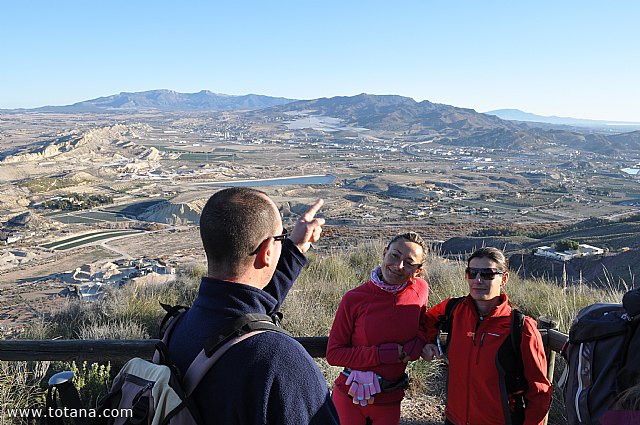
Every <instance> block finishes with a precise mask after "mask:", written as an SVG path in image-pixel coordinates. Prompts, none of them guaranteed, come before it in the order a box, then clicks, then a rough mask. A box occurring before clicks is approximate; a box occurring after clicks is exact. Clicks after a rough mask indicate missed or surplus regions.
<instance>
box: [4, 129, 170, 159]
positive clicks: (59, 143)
mask: <svg viewBox="0 0 640 425" xmlns="http://www.w3.org/2000/svg"><path fill="white" fill-rule="evenodd" d="M150 129H151V127H149V126H148V125H147V124H131V125H123V124H116V125H113V126H106V127H102V128H95V129H91V130H88V131H86V132H83V133H80V134H72V135H66V136H62V137H59V138H57V139H55V140H51V141H48V142H46V143H45V144H44V145H40V146H37V147H33V148H27V149H24V150H21V151H18V152H16V153H13V154H8V155H6V156H5V157H4V159H2V161H0V163H4V164H14V163H20V162H31V161H43V160H57V159H60V160H62V159H64V158H63V157H62V156H63V154H65V153H74V152H77V151H80V150H86V151H89V152H95V151H101V150H103V148H104V147H105V145H110V144H115V145H116V146H118V147H120V148H123V149H129V150H133V154H134V155H135V156H137V157H139V158H141V159H149V160H155V159H158V158H159V157H160V152H159V151H158V150H157V149H156V148H146V147H144V146H140V145H138V144H136V143H134V142H132V141H131V139H132V138H138V137H140V136H141V135H143V134H145V133H146V132H147V131H149V130H150ZM81 148H83V149H81Z"/></svg>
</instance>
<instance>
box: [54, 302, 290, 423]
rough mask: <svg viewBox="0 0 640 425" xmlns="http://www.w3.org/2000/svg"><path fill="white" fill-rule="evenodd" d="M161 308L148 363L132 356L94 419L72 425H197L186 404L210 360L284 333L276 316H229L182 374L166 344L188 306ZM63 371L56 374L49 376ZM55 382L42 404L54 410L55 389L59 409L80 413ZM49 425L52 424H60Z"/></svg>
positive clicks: (73, 395)
mask: <svg viewBox="0 0 640 425" xmlns="http://www.w3.org/2000/svg"><path fill="white" fill-rule="evenodd" d="M163 307H164V308H165V309H166V310H167V314H166V316H165V318H164V319H163V321H162V325H161V328H162V341H160V342H159V343H158V344H157V345H156V352H155V354H154V357H153V362H150V361H148V360H144V359H141V358H137V357H136V358H133V359H131V360H129V361H128V362H127V363H126V364H125V365H124V366H123V367H122V369H121V370H120V372H119V373H118V375H117V376H116V377H115V379H114V380H113V383H112V384H111V390H110V391H109V393H108V394H107V395H106V396H105V397H104V398H103V399H102V400H101V402H100V406H99V407H98V408H97V409H96V412H95V420H91V421H87V420H77V421H76V424H77V425H152V424H153V425H165V424H166V425H170V424H171V425H195V424H200V423H202V420H201V416H200V414H199V412H198V411H197V409H196V407H195V405H194V404H193V402H192V400H191V394H192V393H193V391H194V390H195V389H196V387H197V386H198V384H199V383H200V381H201V380H202V379H203V378H204V377H205V375H206V374H207V372H208V371H209V370H210V369H211V368H212V367H213V365H214V364H215V363H216V361H217V360H218V359H219V358H220V357H222V355H223V354H224V353H225V352H226V351H227V350H228V349H230V348H231V347H233V346H234V345H235V344H238V343H240V342H242V341H244V340H246V339H248V338H250V337H252V336H254V335H258V334H260V333H262V332H265V331H272V332H280V333H284V334H287V335H289V334H288V332H286V331H285V330H283V329H282V328H280V327H279V326H278V325H276V324H275V323H277V322H278V321H279V318H280V316H275V317H273V318H272V317H270V316H267V315H264V314H247V315H244V316H240V317H237V318H230V319H229V320H228V323H227V324H226V325H225V326H223V327H222V328H221V329H220V330H219V331H218V332H217V333H216V334H215V335H214V336H213V337H212V338H210V339H209V340H208V341H207V342H206V344H205V347H204V348H203V349H202V351H200V353H198V355H197V356H196V358H195V359H194V360H193V361H192V362H191V364H190V365H189V367H188V369H187V370H186V372H185V373H184V375H182V374H181V373H180V371H179V370H178V368H177V367H176V366H175V365H174V364H173V362H172V360H171V356H170V354H169V350H168V348H167V346H168V344H169V339H170V337H171V333H172V331H173V329H174V327H175V325H176V323H177V322H178V320H179V319H180V317H181V316H182V315H183V314H184V312H186V311H187V310H188V308H186V307H168V306H165V305H163ZM66 373H68V372H61V373H59V374H57V375H54V377H55V376H58V375H61V374H66ZM65 377H66V375H65ZM59 381H60V382H57V383H56V380H55V379H53V378H52V380H50V381H49V382H50V388H49V395H48V397H47V406H50V407H52V408H54V409H55V408H57V403H56V397H55V391H57V393H58V397H59V398H60V401H61V404H62V405H63V406H64V407H66V408H70V409H77V410H76V411H80V410H79V409H81V406H80V399H79V397H78V392H77V390H76V389H75V387H73V385H72V384H71V383H70V382H69V381H68V380H66V381H64V382H62V380H59ZM107 411H108V412H107ZM105 412H106V413H107V414H105ZM49 423H51V424H56V425H57V424H58V423H60V422H55V421H53V422H52V421H50V422H49Z"/></svg>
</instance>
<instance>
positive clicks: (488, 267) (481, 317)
mask: <svg viewBox="0 0 640 425" xmlns="http://www.w3.org/2000/svg"><path fill="white" fill-rule="evenodd" d="M465 275H466V278H467V283H468V284H469V295H467V296H466V297H465V298H464V299H463V300H462V301H461V302H459V303H458V304H457V305H456V306H455V307H454V309H453V311H452V313H451V315H452V316H453V318H452V321H451V332H450V338H449V346H448V353H447V357H448V362H449V371H448V390H447V407H446V409H445V416H446V421H445V424H453V425H505V424H506V425H523V424H524V425H541V424H542V423H543V421H544V417H545V415H546V414H547V411H548V410H549V405H550V403H551V385H550V383H549V380H548V379H547V376H546V371H547V359H546V357H545V354H544V347H543V345H542V337H541V335H540V332H538V329H537V325H536V322H535V321H534V320H533V319H532V318H530V317H527V316H524V323H523V324H522V326H521V328H522V332H521V335H522V338H521V342H520V345H519V347H517V348H516V349H518V348H519V353H517V352H514V347H515V345H517V344H515V343H513V342H512V341H517V339H515V340H512V339H511V335H510V334H511V329H512V327H513V323H515V322H514V321H513V314H514V309H513V308H512V306H511V304H510V302H509V299H508V297H507V295H506V294H505V293H504V287H505V285H506V284H507V282H508V281H509V271H508V264H507V259H506V258H505V256H504V254H503V253H502V251H500V250H498V249H496V248H482V249H480V250H478V251H476V252H474V253H473V254H472V255H471V257H469V260H468V262H467V269H466V270H465ZM448 301H449V300H445V301H444V302H442V303H440V304H438V305H436V306H434V307H432V308H431V309H429V311H428V312H427V329H428V332H427V333H428V335H427V336H428V340H429V341H434V342H435V341H436V340H435V338H436V337H437V325H438V323H439V322H441V321H443V320H444V319H445V317H446V313H445V308H446V305H447V302H448ZM440 355H441V353H440V351H439V349H438V348H437V346H436V345H435V344H427V345H425V347H424V350H423V355H422V357H423V358H424V359H425V360H431V359H433V358H436V357H440ZM518 355H520V356H521V359H522V362H521V363H520V365H519V366H516V364H517V360H516V356H518ZM518 369H520V371H519V373H517V374H516V373H514V370H515V371H517V370H518ZM508 371H511V372H508ZM515 375H517V376H524V383H525V385H521V386H520V387H521V388H522V389H520V390H519V391H511V390H510V388H509V387H510V384H509V383H510V382H513V378H514V376H515ZM523 406H524V408H523Z"/></svg>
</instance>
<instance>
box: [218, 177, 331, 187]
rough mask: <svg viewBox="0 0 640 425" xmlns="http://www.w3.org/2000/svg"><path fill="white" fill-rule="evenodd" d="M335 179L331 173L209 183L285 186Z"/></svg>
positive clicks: (320, 182) (329, 181)
mask: <svg viewBox="0 0 640 425" xmlns="http://www.w3.org/2000/svg"><path fill="white" fill-rule="evenodd" d="M335 181H336V176H334V175H331V174H325V175H323V176H301V177H290V178H278V179H265V180H237V181H228V182H215V183H211V184H212V185H214V186H223V187H226V186H251V187H255V186H287V185H296V184H333V183H334V182H335Z"/></svg>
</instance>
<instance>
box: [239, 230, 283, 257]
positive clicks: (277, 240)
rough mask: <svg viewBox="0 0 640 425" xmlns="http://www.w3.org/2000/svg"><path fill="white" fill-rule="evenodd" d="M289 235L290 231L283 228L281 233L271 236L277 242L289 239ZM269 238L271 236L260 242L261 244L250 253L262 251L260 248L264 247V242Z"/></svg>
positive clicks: (254, 253)
mask: <svg viewBox="0 0 640 425" xmlns="http://www.w3.org/2000/svg"><path fill="white" fill-rule="evenodd" d="M287 236H289V232H288V231H287V229H285V228H283V229H282V234H281V235H276V236H271V237H272V238H273V240H274V241H276V242H284V240H285V239H287ZM268 240H269V238H267V239H265V240H263V241H262V242H260V245H258V247H257V248H256V249H254V250H253V252H251V254H249V255H256V254H257V253H258V251H260V248H261V247H262V244H263V243H265V242H266V241H268Z"/></svg>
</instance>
